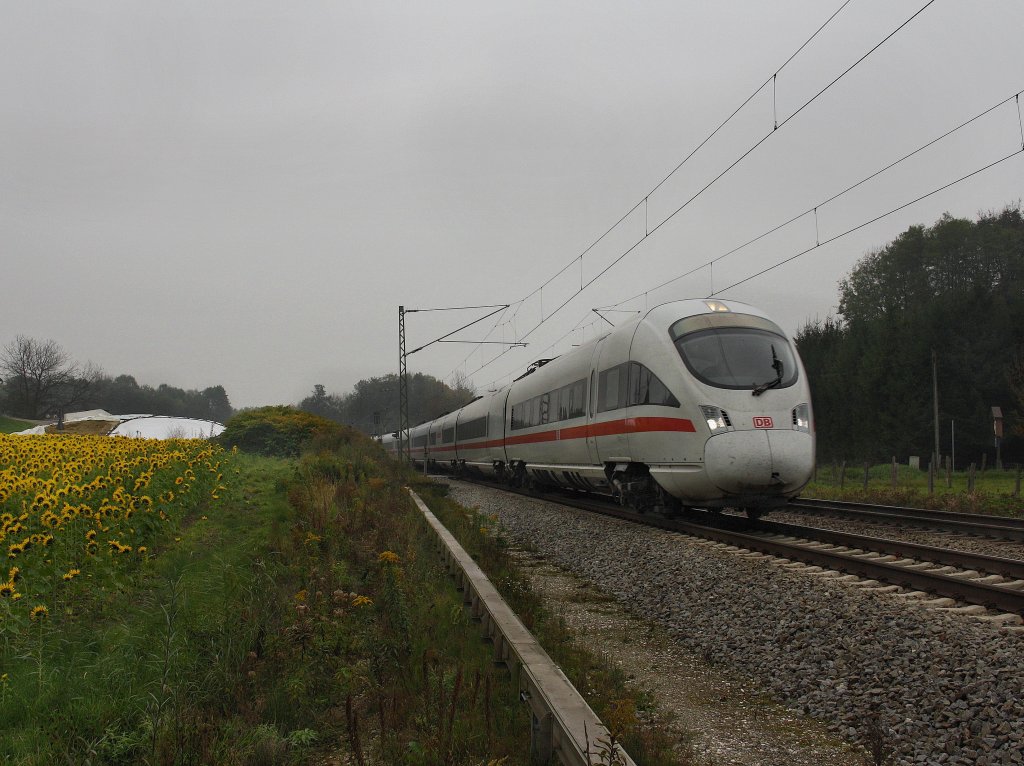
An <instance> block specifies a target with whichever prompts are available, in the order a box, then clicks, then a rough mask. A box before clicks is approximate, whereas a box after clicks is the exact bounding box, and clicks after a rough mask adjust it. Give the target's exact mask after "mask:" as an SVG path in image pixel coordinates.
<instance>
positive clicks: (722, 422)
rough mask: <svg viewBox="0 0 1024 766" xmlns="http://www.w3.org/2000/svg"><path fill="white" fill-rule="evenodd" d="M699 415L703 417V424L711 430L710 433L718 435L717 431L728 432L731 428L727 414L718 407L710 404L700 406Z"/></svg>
mask: <svg viewBox="0 0 1024 766" xmlns="http://www.w3.org/2000/svg"><path fill="white" fill-rule="evenodd" d="M700 411H701V414H703V415H704V422H706V423H707V424H708V428H710V429H711V433H713V434H714V433H718V432H719V431H728V430H729V429H730V428H732V423H731V422H730V421H729V415H728V413H727V412H726V411H725V410H723V409H721V408H720V407H714V406H712V405H710V404H702V405H701V406H700Z"/></svg>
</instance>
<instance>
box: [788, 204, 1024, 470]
mask: <svg viewBox="0 0 1024 766" xmlns="http://www.w3.org/2000/svg"><path fill="white" fill-rule="evenodd" d="M796 341H797V346H798V348H799V350H800V355H801V357H802V358H803V361H804V364H805V366H806V367H807V374H808V378H809V380H810V384H811V391H812V395H813V397H814V409H815V421H816V425H817V435H818V455H819V460H824V461H838V460H842V459H851V460H873V461H879V460H887V459H889V457H890V456H893V455H895V456H897V457H899V458H901V459H905V458H906V457H908V456H910V455H918V456H920V457H921V461H922V463H921V464H922V466H924V465H926V464H927V461H928V460H929V456H930V455H931V454H932V452H933V450H934V441H935V438H934V418H933V396H932V370H933V360H934V365H935V370H936V372H937V380H938V401H939V425H940V428H939V436H940V443H939V452H940V454H941V455H950V453H951V452H953V450H954V446H955V451H956V456H957V461H956V462H957V465H958V466H962V465H966V464H967V463H971V462H977V463H980V462H981V460H982V456H983V455H986V456H987V459H988V462H989V464H990V465H991V464H992V463H993V461H994V458H995V444H994V434H993V419H992V412H991V408H992V407H1000V408H1001V410H1002V412H1003V415H1004V417H1005V424H1006V438H1005V440H1004V441H1003V443H1002V457H1003V459H1004V460H1011V459H1012V460H1016V461H1021V460H1024V429H1022V427H1021V422H1022V421H1021V415H1022V413H1024V217H1022V215H1021V210H1020V205H1019V204H1018V205H1016V206H1011V207H1007V208H1005V209H1004V210H1002V211H1000V212H990V213H986V214H983V215H981V216H980V217H979V218H978V219H977V220H976V221H971V220H966V219H960V218H953V217H951V216H949V215H948V214H947V215H944V216H943V217H942V218H941V219H939V220H938V221H937V222H936V223H935V224H934V225H932V226H911V227H910V228H909V229H907V230H906V231H905V232H903V233H902V234H900V235H899V236H898V237H897V238H896V239H894V240H893V241H892V242H890V243H889V244H887V245H886V246H885V247H883V248H881V249H879V250H877V251H875V252H872V253H870V254H868V255H866V256H865V257H864V258H862V259H861V260H860V261H858V262H857V264H856V266H855V267H854V268H853V269H852V271H851V272H850V273H849V275H847V277H846V278H845V279H843V280H842V281H841V282H840V285H839V306H838V311H837V316H830V317H827V318H826V319H824V320H817V321H811V322H808V323H807V324H806V325H805V326H804V327H803V328H802V329H801V330H800V332H799V333H798V335H797V338H796ZM954 431H955V445H954V442H953V439H954V436H953V433H954Z"/></svg>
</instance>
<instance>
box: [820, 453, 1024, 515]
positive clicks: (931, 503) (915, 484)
mask: <svg viewBox="0 0 1024 766" xmlns="http://www.w3.org/2000/svg"><path fill="white" fill-rule="evenodd" d="M865 478H866V481H865ZM970 483H971V478H970V470H960V471H950V472H949V474H948V476H947V474H946V473H940V475H939V476H937V477H936V478H935V481H934V486H933V488H932V491H931V492H929V491H928V473H927V471H922V470H919V469H915V468H910V467H908V466H906V465H897V467H896V472H895V476H894V474H893V468H892V466H891V465H871V466H869V467H868V469H867V471H866V477H865V468H864V465H863V464H861V465H848V466H846V469H845V473H844V470H843V466H842V464H829V465H819V466H818V470H817V474H816V477H815V479H814V481H812V482H811V483H810V484H809V485H808V486H807V488H806V489H805V490H804V491H803V492H802V493H801V496H802V497H815V498H821V499H825V500H851V501H855V502H866V503H881V504H885V505H906V506H915V507H918V508H932V509H936V510H943V511H956V512H967V513H985V514H993V515H997V516H1020V515H1022V507H1024V501H1022V500H1021V470H1020V468H1019V466H1016V465H1014V466H1013V467H1009V466H1007V467H1004V468H1003V469H1001V470H998V469H995V468H988V469H987V470H985V471H981V470H978V469H975V471H974V485H973V487H971V486H970Z"/></svg>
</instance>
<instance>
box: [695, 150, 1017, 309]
mask: <svg viewBox="0 0 1024 766" xmlns="http://www.w3.org/2000/svg"><path fill="white" fill-rule="evenodd" d="M1020 154H1024V146H1022V147H1021V148H1020V149H1015V150H1014V151H1012V152H1011V153H1010V154H1007V155H1006V156H1005V157H1001V158H1000V159H998V160H996V161H994V162H990V163H989V164H988V165H985V166H984V167H981V168H978V169H977V170H973V171H971V172H970V173H968V174H966V175H963V176H960V177H959V178H957V179H956V180H955V181H950V182H949V183H947V184H943V185H942V186H940V187H938V188H936V189H932V190H931V191H930V192H928V193H927V194H922V195H921V196H920V197H917V198H915V199H912V200H910V201H909V202H905V203H903V204H902V205H899V206H897V207H894V208H892V209H891V210H888V211H886V212H885V213H882V214H881V215H878V216H875V217H874V218H872V219H871V220H870V221H864V222H863V223H860V224H858V225H856V226H854V227H852V228H850V229H847V230H846V231H844V232H842V233H841V234H836V235H835V236H833V237H829V238H828V239H826V240H825V241H824V242H821V243H819V244H815V245H814V247H809V248H807V249H806V250H802V251H800V252H799V253H796V254H795V255H791V256H789V257H788V258H785V259H784V260H781V261H779V262H777V263H775V264H772V265H771V266H769V267H768V268H766V269H761V271H758V272H757V273H755V274H751V275H749V276H747V277H744V278H743V279H741V280H739V281H738V282H733V283H732V284H731V285H729V286H728V287H723V288H722V289H721V290H718V291H717V292H713V293H711V295H721V294H722V293H724V292H726V291H727V290H731V289H732V288H734V287H738V286H739V285H742V284H744V283H746V282H749V281H750V280H752V279H756V278H757V277H760V276H762V275H763V274H767V273H768V272H769V271H772V270H774V269H777V268H779V267H780V266H784V265H785V264H787V263H789V262H790V261H794V260H796V259H797V258H800V257H801V256H804V255H807V254H808V253H810V252H812V251H814V250H817V249H818V248H820V247H824V246H825V245H827V244H830V243H832V242H835V241H836V240H837V239H842V238H843V237H845V236H847V235H849V234H852V233H853V232H855V231H859V230H860V229H863V228H864V227H865V226H870V225H871V224H873V223H875V222H876V221H881V220H882V219H883V218H886V217H887V216H890V215H892V214H893V213H897V212H899V211H900V210H903V209H904V208H907V207H910V206H911V205H913V204H915V203H917V202H920V201H921V200H924V199H928V198H929V197H932V196H934V195H936V194H938V193H939V192H941V191H945V190H946V189H948V188H950V187H951V186H956V185H957V184H958V183H961V182H963V181H966V180H967V179H969V178H973V177H974V176H976V175H978V174H980V173H984V172H985V171H986V170H991V169H992V168H994V167H996V166H997V165H1001V164H1002V163H1004V162H1006V161H1007V160H1011V159H1013V158H1014V157H1017V156H1018V155H1020ZM708 297H710V296H708Z"/></svg>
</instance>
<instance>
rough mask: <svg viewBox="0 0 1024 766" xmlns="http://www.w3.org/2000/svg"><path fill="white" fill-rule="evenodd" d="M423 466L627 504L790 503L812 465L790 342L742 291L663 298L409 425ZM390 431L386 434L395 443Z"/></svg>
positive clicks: (390, 445)
mask: <svg viewBox="0 0 1024 766" xmlns="http://www.w3.org/2000/svg"><path fill="white" fill-rule="evenodd" d="M409 439H410V443H411V456H412V459H413V461H414V462H415V463H416V464H417V465H419V466H422V465H423V463H424V461H426V462H427V463H428V464H429V465H431V466H432V467H436V468H440V469H444V470H451V471H455V472H462V471H468V472H474V473H479V474H484V475H489V476H492V477H499V478H503V479H505V480H506V481H508V482H509V483H511V484H513V485H516V486H527V485H528V486H538V487H544V486H560V487H567V488H573V489H578V490H586V491H589V492H597V493H604V494H610V495H613V496H615V497H616V498H618V499H619V501H620V502H621V503H623V504H624V505H631V506H633V507H635V508H638V509H641V510H645V509H661V510H673V509H675V508H678V507H679V506H680V505H683V506H693V507H703V508H710V509H717V508H723V507H736V508H742V509H745V510H746V511H747V513H748V515H751V516H757V515H759V514H760V513H762V512H764V511H765V510H768V509H771V508H775V507H778V506H781V505H784V504H785V503H786V502H787V501H788V500H790V499H791V498H793V497H795V496H796V495H797V494H798V493H799V492H800V490H801V489H802V488H803V487H804V486H805V485H806V484H807V482H808V481H809V480H810V478H811V475H812V472H813V467H814V427H813V421H812V415H811V393H810V388H809V387H808V384H807V377H806V374H805V372H804V369H803V365H802V364H801V362H800V358H799V356H798V354H797V351H796V348H795V347H794V345H793V343H792V342H791V341H790V340H789V339H788V338H787V337H786V334H785V333H784V332H783V331H782V330H781V329H780V328H779V327H778V325H776V324H775V323H774V322H772V321H771V319H769V318H768V317H767V316H766V315H765V314H764V313H763V312H762V311H759V310H758V309H756V308H754V307H752V306H748V305H746V304H743V303H738V302H736V301H722V300H685V301H676V302H672V303H666V304H663V305H660V306H657V307H655V308H652V309H650V310H648V311H646V312H644V313H641V314H640V315H638V316H637V317H636V318H634V319H632V320H630V321H628V322H625V323H623V324H620V325H618V326H616V327H615V328H614V329H611V330H610V331H609V332H608V333H607V334H606V335H604V336H603V337H599V338H595V339H594V340H592V341H590V342H588V343H585V344H583V345H581V346H579V347H577V348H574V349H573V350H572V351H570V352H568V353H566V354H563V355H562V356H559V357H557V358H555V359H550V360H540V361H538V362H535V363H534V364H533V365H531V367H530V369H529V370H528V371H527V373H526V374H525V375H523V376H522V377H520V378H518V379H517V380H516V381H515V382H513V383H512V384H511V385H509V386H506V387H505V388H502V389H500V390H498V391H493V392H489V393H487V394H485V395H484V396H480V397H477V398H476V399H475V400H473V401H472V402H470V403H469V404H467V405H466V406H464V407H462V408H461V409H459V410H456V411H455V412H451V413H449V414H447V415H444V416H442V417H440V418H438V419H436V420H433V421H431V422H429V423H423V424H421V425H418V426H416V427H415V428H412V429H410V432H409ZM398 442H399V440H398V434H397V433H395V434H392V435H390V436H386V437H384V439H383V444H384V446H385V448H386V449H388V450H390V451H391V452H392V453H394V454H396V455H397V452H398V446H399V444H398Z"/></svg>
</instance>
